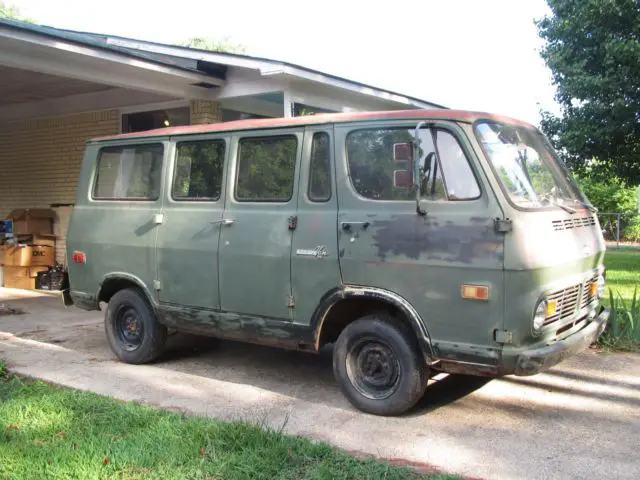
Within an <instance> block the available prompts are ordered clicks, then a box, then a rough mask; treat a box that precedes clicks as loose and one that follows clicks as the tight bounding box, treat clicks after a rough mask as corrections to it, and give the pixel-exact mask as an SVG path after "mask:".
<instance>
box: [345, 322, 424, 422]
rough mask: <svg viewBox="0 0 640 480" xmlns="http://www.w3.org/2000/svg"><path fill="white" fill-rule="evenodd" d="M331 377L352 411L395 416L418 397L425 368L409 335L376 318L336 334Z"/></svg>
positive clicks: (421, 394)
mask: <svg viewBox="0 0 640 480" xmlns="http://www.w3.org/2000/svg"><path fill="white" fill-rule="evenodd" d="M333 372H334V375H335V377H336V379H337V380H338V383H339V385H340V389H341V390H342V393H343V394H344V395H345V397H347V399H348V400H349V402H351V404H352V405H353V406H354V407H356V408H357V409H359V410H361V411H363V412H366V413H371V414H374V415H382V416H396V415H401V414H403V413H405V412H407V411H408V410H409V409H411V408H412V407H413V406H414V405H415V404H416V403H417V402H418V400H420V398H422V396H423V395H424V391H425V388H426V386H427V380H428V375H429V368H428V366H427V365H426V363H425V361H424V358H423V356H422V355H421V354H420V351H419V348H418V345H417V342H416V340H415V337H414V336H413V332H412V331H411V330H410V329H408V328H406V327H405V326H404V325H402V324H401V323H400V322H399V321H398V320H396V319H394V318H393V317H391V316H389V315H387V314H384V313H377V314H373V315H367V316H365V317H362V318H360V319H358V320H356V321H354V322H352V323H350V324H349V325H347V327H346V328H345V329H344V330H343V331H342V332H341V333H340V336H339V337H338V340H337V342H336V344H335V346H334V350H333Z"/></svg>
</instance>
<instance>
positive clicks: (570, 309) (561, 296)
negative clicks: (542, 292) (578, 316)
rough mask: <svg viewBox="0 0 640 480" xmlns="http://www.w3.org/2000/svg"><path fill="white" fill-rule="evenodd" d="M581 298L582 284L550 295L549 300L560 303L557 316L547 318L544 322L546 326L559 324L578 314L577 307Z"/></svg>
mask: <svg viewBox="0 0 640 480" xmlns="http://www.w3.org/2000/svg"><path fill="white" fill-rule="evenodd" d="M579 297H580V284H578V285H573V286H571V287H567V288H564V289H562V290H557V291H555V292H553V293H552V294H551V295H549V300H556V301H557V302H558V305H557V308H556V313H555V315H553V316H551V317H549V318H547V319H546V320H545V321H544V324H545V325H549V324H551V323H554V322H557V321H558V320H563V319H565V318H567V317H570V316H571V315H573V314H574V313H576V307H577V305H578V301H579Z"/></svg>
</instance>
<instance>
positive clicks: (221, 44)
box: [178, 37, 247, 53]
mask: <svg viewBox="0 0 640 480" xmlns="http://www.w3.org/2000/svg"><path fill="white" fill-rule="evenodd" d="M178 45H180V46H182V47H190V48H197V49H199V50H209V51H212V52H224V53H246V50H247V49H246V47H245V46H244V45H240V44H238V43H233V42H231V40H230V39H229V37H223V38H212V37H191V38H190V39H188V40H186V41H184V42H180V43H178Z"/></svg>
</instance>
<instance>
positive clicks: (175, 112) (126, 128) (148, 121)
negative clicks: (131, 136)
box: [122, 107, 190, 133]
mask: <svg viewBox="0 0 640 480" xmlns="http://www.w3.org/2000/svg"><path fill="white" fill-rule="evenodd" d="M189 124H190V116H189V107H178V108H167V109H161V110H150V111H147V112H135V113H126V114H123V115H122V133H132V132H142V131H145V130H153V129H155V128H164V127H176V126H180V125H189Z"/></svg>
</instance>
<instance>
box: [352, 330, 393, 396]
mask: <svg viewBox="0 0 640 480" xmlns="http://www.w3.org/2000/svg"><path fill="white" fill-rule="evenodd" d="M347 375H348V376H349V380H350V381H351V384H352V385H353V386H354V387H355V388H356V390H358V392H360V394H361V395H363V396H365V397H367V398H370V399H372V400H382V399H385V398H388V397H390V396H391V395H393V393H394V392H395V391H396V390H397V388H398V384H399V383H400V377H401V369H400V362H399V361H398V358H397V357H396V355H395V353H394V351H393V349H392V348H391V347H390V346H389V345H388V344H387V343H385V342H383V341H382V340H380V339H377V338H363V339H360V340H358V341H356V342H355V343H354V344H353V345H352V347H351V349H350V351H349V354H348V356H347Z"/></svg>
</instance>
